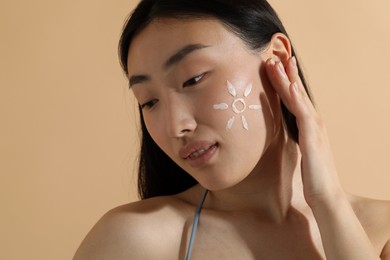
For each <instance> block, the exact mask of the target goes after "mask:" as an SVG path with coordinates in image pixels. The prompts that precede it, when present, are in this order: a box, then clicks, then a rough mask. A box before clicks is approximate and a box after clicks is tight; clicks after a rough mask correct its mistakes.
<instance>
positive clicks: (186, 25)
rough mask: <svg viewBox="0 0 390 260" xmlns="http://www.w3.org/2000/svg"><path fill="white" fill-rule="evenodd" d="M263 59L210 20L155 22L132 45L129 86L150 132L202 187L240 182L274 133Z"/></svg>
mask: <svg viewBox="0 0 390 260" xmlns="http://www.w3.org/2000/svg"><path fill="white" fill-rule="evenodd" d="M267 58H268V56H267V52H263V53H260V52H255V51H250V50H249V49H248V48H247V47H246V46H245V45H244V43H243V42H242V40H241V39H240V38H238V37H237V36H235V35H234V34H233V33H231V32H230V31H228V30H227V29H226V28H225V27H224V26H223V25H222V24H221V23H220V22H218V21H216V20H212V19H210V20H197V19H193V20H177V19H161V20H158V21H154V22H152V23H151V24H149V25H148V26H147V27H146V28H145V29H143V30H142V31H141V32H140V34H138V35H137V36H136V37H135V38H134V40H133V42H132V44H131V46H130V49H129V56H128V74H129V78H130V86H131V88H132V90H133V92H134V95H135V97H136V98H137V100H138V102H139V104H140V105H141V106H142V113H143V117H144V120H145V124H146V127H147V129H148V131H149V133H150V135H151V137H152V138H153V140H154V141H155V142H156V143H157V145H158V146H159V147H160V148H161V149H162V150H163V151H164V152H165V153H166V154H167V155H168V156H169V157H170V158H172V160H173V161H175V162H176V163H177V164H178V165H179V166H180V167H181V168H183V169H184V170H185V171H186V172H188V173H189V174H190V175H192V176H193V177H194V178H195V179H196V180H197V181H198V182H199V183H200V184H201V185H202V186H203V187H205V188H208V189H210V190H220V189H224V188H228V187H231V186H233V185H235V184H237V183H239V182H240V181H241V180H243V179H244V178H245V177H246V176H248V175H249V174H250V173H251V172H252V171H253V170H254V169H255V166H256V165H257V164H258V162H259V160H260V158H261V156H262V154H263V153H264V152H265V150H266V149H267V147H268V145H269V144H270V142H271V141H272V139H273V138H274V136H275V129H276V127H275V123H274V122H275V119H274V116H273V113H272V112H271V111H273V109H271V105H270V103H274V102H273V101H271V102H269V100H270V96H273V95H272V94H271V95H270V93H271V92H272V91H269V90H268V89H269V87H267V85H268V84H267V82H268V80H266V79H265V78H266V76H265V75H263V72H262V70H263V69H261V67H262V64H264V62H265V60H266V59H267ZM271 99H272V98H271ZM161 174H164V173H163V172H161Z"/></svg>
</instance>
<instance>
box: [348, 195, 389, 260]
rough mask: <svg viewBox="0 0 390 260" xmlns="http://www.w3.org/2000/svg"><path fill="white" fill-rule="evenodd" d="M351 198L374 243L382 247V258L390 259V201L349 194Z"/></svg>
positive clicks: (379, 247) (357, 214)
mask: <svg viewBox="0 0 390 260" xmlns="http://www.w3.org/2000/svg"><path fill="white" fill-rule="evenodd" d="M349 198H350V199H349V200H350V203H351V205H352V207H353V209H354V211H355V214H356V216H357V217H358V219H359V220H360V223H361V224H362V226H363V228H364V229H365V231H366V233H367V235H368V236H369V237H370V239H371V241H372V243H373V244H374V245H375V247H377V248H378V249H381V251H382V259H390V201H387V200H376V199H369V198H364V197H359V196H354V195H349ZM385 254H386V257H387V258H385V256H384V255H385Z"/></svg>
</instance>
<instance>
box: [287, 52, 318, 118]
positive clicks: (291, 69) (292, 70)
mask: <svg viewBox="0 0 390 260" xmlns="http://www.w3.org/2000/svg"><path fill="white" fill-rule="evenodd" d="M286 73H287V75H288V78H289V79H290V82H291V83H294V82H296V83H297V85H298V90H299V92H300V93H301V97H302V98H303V101H304V103H305V104H306V106H307V107H308V109H309V110H310V111H311V112H312V113H315V111H316V110H315V108H314V106H313V103H312V102H311V100H310V98H309V95H308V94H307V92H306V90H305V87H304V85H303V82H302V80H301V77H300V76H299V73H298V66H297V63H296V58H295V57H291V58H290V59H289V60H288V61H287V66H286Z"/></svg>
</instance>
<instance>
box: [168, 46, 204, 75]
mask: <svg viewBox="0 0 390 260" xmlns="http://www.w3.org/2000/svg"><path fill="white" fill-rule="evenodd" d="M207 47H210V46H209V45H204V44H200V43H196V44H188V45H186V46H184V47H183V48H181V49H180V50H178V51H177V52H175V53H174V54H173V55H172V56H171V57H169V58H168V59H167V61H166V62H165V63H164V66H163V68H164V69H165V70H167V69H169V68H170V67H172V66H173V65H175V64H177V63H179V62H180V61H181V60H183V59H184V58H185V57H186V56H187V55H188V54H190V53H192V52H194V51H196V50H200V49H203V48H207Z"/></svg>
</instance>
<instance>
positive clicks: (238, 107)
mask: <svg viewBox="0 0 390 260" xmlns="http://www.w3.org/2000/svg"><path fill="white" fill-rule="evenodd" d="M226 87H227V91H228V93H229V94H230V96H231V97H232V101H231V102H230V103H229V102H228V103H218V104H214V105H213V109H214V110H229V107H230V108H231V110H232V112H233V113H234V114H233V115H232V116H230V118H229V119H228V121H227V124H226V130H230V129H231V128H232V127H233V124H234V121H235V119H236V116H237V117H241V124H242V127H243V128H244V129H245V130H248V129H249V124H248V122H247V120H246V118H245V116H244V112H245V111H246V110H247V108H249V109H250V110H260V109H261V105H260V104H251V105H249V106H247V104H246V100H245V98H246V97H248V96H249V95H250V94H251V92H252V88H253V85H252V83H250V84H248V85H247V86H246V87H245V88H244V92H243V93H242V95H239V94H238V93H237V92H238V91H237V89H240V88H236V87H235V86H234V85H233V84H232V83H231V82H230V81H227V82H226ZM239 96H241V97H239ZM229 104H230V106H229Z"/></svg>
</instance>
